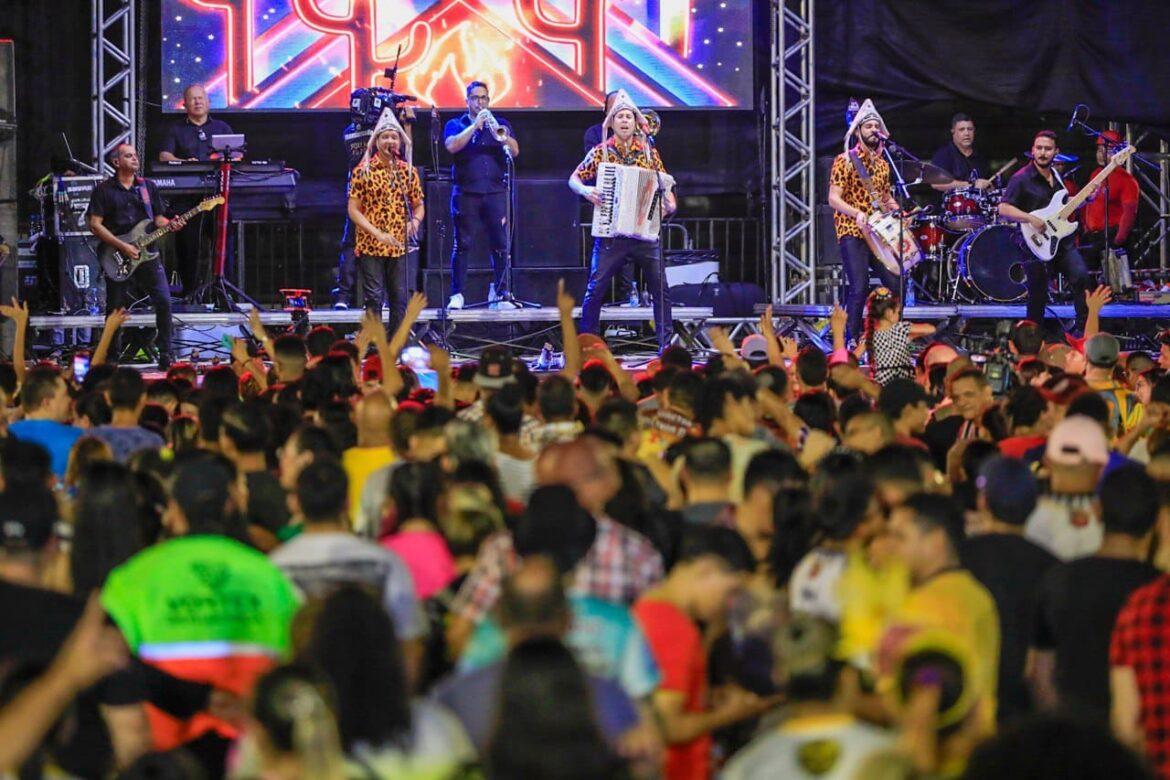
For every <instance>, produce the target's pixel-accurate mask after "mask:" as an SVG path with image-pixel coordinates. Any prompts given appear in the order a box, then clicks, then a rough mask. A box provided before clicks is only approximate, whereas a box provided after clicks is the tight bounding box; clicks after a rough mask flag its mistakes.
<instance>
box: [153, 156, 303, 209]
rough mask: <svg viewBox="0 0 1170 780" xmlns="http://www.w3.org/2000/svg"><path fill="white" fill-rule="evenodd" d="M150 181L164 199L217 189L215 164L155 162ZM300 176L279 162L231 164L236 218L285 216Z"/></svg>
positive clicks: (209, 192) (291, 204) (217, 177)
mask: <svg viewBox="0 0 1170 780" xmlns="http://www.w3.org/2000/svg"><path fill="white" fill-rule="evenodd" d="M149 176H150V179H151V180H152V181H153V182H154V183H155V186H157V187H158V190H159V192H160V193H162V194H163V195H164V196H166V197H170V198H173V197H176V196H178V197H182V196H205V195H213V194H215V193H216V192H217V191H218V190H219V163H217V162H186V161H183V162H173V163H164V162H156V163H151V165H150V173H149ZM299 177H300V174H299V173H297V172H296V171H295V170H293V169H292V168H286V167H284V163H283V162H281V161H271V162H268V161H256V162H238V163H235V164H233V165H232V181H231V188H232V189H231V210H232V216H233V218H235V219H246V220H247V219H265V218H280V217H282V216H287V214H288V212H290V211H292V210H293V209H295V208H296V191H297V179H298V178H299Z"/></svg>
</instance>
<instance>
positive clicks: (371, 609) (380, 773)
mask: <svg viewBox="0 0 1170 780" xmlns="http://www.w3.org/2000/svg"><path fill="white" fill-rule="evenodd" d="M297 656H298V659H299V660H300V661H302V662H304V663H306V664H311V665H312V666H313V667H315V668H317V669H319V670H320V671H321V672H322V674H323V675H324V676H325V678H326V679H327V680H328V681H329V683H330V685H331V686H332V689H333V691H334V695H335V697H336V711H337V722H338V728H339V733H340V738H341V745H342V748H343V749H344V750H345V752H346V754H347V755H348V756H349V759H350V762H351V766H353V767H355V768H356V769H358V770H360V774H364V775H365V776H368V777H376V778H400V777H445V776H448V774H454V773H455V772H456V771H457V770H458V769H459V767H461V766H462V765H464V764H465V763H468V762H470V761H471V760H472V759H473V758H474V751H473V749H472V747H471V743H470V742H469V741H468V739H467V735H466V734H465V733H464V731H463V727H462V726H461V725H460V724H459V721H458V720H456V719H455V716H453V715H451V714H450V713H449V712H447V711H446V710H444V709H443V708H442V707H439V706H438V705H436V704H433V703H431V702H428V701H425V700H413V701H412V699H411V695H410V685H409V682H408V679H407V675H406V668H405V666H404V664H403V659H402V654H401V651H400V649H399V643H398V639H397V637H396V636H395V634H394V624H393V623H392V622H391V621H390V617H389V616H388V615H387V614H386V610H385V609H384V608H383V606H382V605H381V603H379V601H378V600H377V599H376V598H375V597H374V596H372V595H371V594H370V593H368V592H367V591H365V590H363V589H362V588H360V587H359V586H356V585H346V586H343V587H340V588H338V589H337V590H335V591H334V592H333V593H331V594H330V595H329V596H328V597H327V598H325V599H324V600H323V601H322V602H321V604H320V608H319V610H317V615H316V619H315V620H314V622H313V625H312V626H311V627H310V629H309V633H308V638H307V639H306V640H305V642H304V644H303V646H302V647H300V648H298V653H297Z"/></svg>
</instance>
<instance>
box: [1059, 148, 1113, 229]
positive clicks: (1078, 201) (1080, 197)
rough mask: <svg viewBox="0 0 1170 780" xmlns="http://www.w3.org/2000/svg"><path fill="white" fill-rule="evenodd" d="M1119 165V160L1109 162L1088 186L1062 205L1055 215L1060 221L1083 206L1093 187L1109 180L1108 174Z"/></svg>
mask: <svg viewBox="0 0 1170 780" xmlns="http://www.w3.org/2000/svg"><path fill="white" fill-rule="evenodd" d="M1120 164H1121V160H1116V159H1115V160H1110V161H1109V164H1108V165H1106V166H1105V167H1104V168H1102V169H1101V172H1100V173H1098V174H1097V175H1096V176H1094V177H1093V178H1092V179H1091V180H1090V181H1089V183H1088V184H1086V185H1085V186H1084V187H1082V188H1081V190H1080V192H1078V193H1077V194H1076V195H1074V196H1073V197H1071V198H1069V201H1068V203H1066V204H1064V208H1062V209H1061V210H1060V213H1059V214H1057V216H1058V217H1060V218H1061V219H1068V218H1069V216H1070V215H1071V214H1072V213H1073V212H1074V211H1076V210H1077V209H1079V208H1080V207H1081V206H1082V205H1084V202H1085V201H1086V200H1088V199H1089V190H1091V189H1093V187H1097V186H1099V185H1100V184H1101V182H1103V181H1105V179H1107V178H1109V174H1111V173H1113V169H1114V168H1116V167H1117V166H1118V165H1120Z"/></svg>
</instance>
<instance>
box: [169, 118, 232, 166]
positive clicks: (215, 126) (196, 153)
mask: <svg viewBox="0 0 1170 780" xmlns="http://www.w3.org/2000/svg"><path fill="white" fill-rule="evenodd" d="M231 132H232V129H231V127H229V126H228V123H227V122H224V121H222V120H219V119H213V118H211V117H207V121H206V122H204V123H203V124H201V125H197V124H194V123H193V122H192V121H191V118H190V117H183V121H182V122H179V123H177V124H174V125H171V128H170V130H168V131H167V134H166V135H165V136H163V142H162V146H160V147H159V149H158V150H159V152H170V153H171V154H173V155H175V157H178V158H179V159H180V160H189V159H190V158H192V157H194V158H195V159H196V160H210V159H211V152H212V149H211V136H213V135H231Z"/></svg>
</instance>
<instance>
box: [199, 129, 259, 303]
mask: <svg viewBox="0 0 1170 780" xmlns="http://www.w3.org/2000/svg"><path fill="white" fill-rule="evenodd" d="M245 148H246V145H245V144H241V145H240V146H238V147H234V146H224V147H222V148H220V149H219V151H220V152H221V154H222V155H223V157H222V158H221V159H220V161H219V194H220V195H222V196H223V205H222V206H220V207H219V214H218V216H217V218H216V221H215V260H214V262H213V263H212V266H211V279H209V280H208V281H207V282H205V283H203V284H201V285H200V286H199V287H197V288H195V289H194V290H193V291H192V292H191V294H190V295H188V296H187V300H189V301H191V302H192V303H203V302H205V301H210V303H211V304H212V306H214V307H216V308H219V307H220V306H222V307H223V308H222V309H220V311H236V312H242V311H243V309H241V308H240V304H239V303H238V302H237V299H243V300H245V301H247V302H248V303H250V304H252V306H254V307H256V308H257V309H263V308H264V307H263V306H261V305H260V304H259V303H258V302H256V300H255V299H253V298H252V297H251V296H250V295H248V294H247V293H246V292H244V291H243V290H241V289H240V288H239V287H236V286H235V285H234V284H232V283H231V282H229V281H228V280H227V277H226V276H224V271H225V269H226V268H227V252H228V250H227V247H228V229H229V226H230V224H231V223H230V222H229V220H228V214H229V211H230V209H231V203H232V198H231V194H232V163H233V160H232V155H233V154H235V153H236V152H240V153H243V152H244V150H245ZM233 296H235V297H233Z"/></svg>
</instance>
